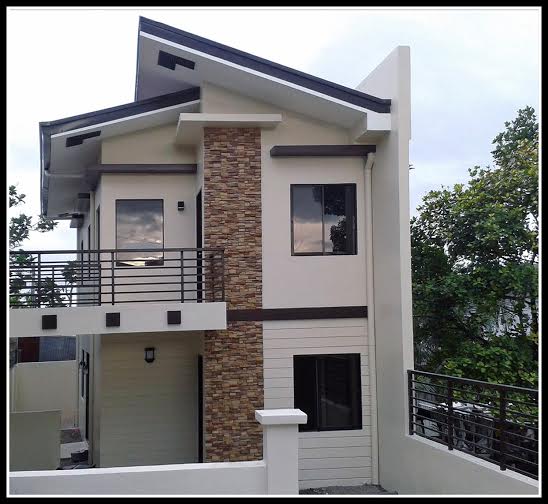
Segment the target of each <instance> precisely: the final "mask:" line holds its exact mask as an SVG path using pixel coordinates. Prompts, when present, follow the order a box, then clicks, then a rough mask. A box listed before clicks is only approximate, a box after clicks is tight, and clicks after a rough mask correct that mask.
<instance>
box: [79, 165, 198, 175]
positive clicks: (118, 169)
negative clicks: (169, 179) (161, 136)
mask: <svg viewBox="0 0 548 504" xmlns="http://www.w3.org/2000/svg"><path fill="white" fill-rule="evenodd" d="M197 169H198V165H196V164H102V165H96V166H92V167H90V168H88V169H87V173H88V174H90V175H93V174H99V173H196V171H197Z"/></svg>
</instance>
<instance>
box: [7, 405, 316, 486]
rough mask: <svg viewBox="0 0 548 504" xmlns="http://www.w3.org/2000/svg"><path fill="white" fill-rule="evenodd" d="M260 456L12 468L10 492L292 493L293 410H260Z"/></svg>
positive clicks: (297, 414) (298, 414)
mask: <svg viewBox="0 0 548 504" xmlns="http://www.w3.org/2000/svg"><path fill="white" fill-rule="evenodd" d="M255 418H256V420H257V421H258V422H259V423H260V424H261V425H262V426H263V436H264V446H265V450H264V459H263V460H258V461H251V462H211V463H205V464H173V465H157V466H136V467H112V468H103V469H73V470H66V471H21V472H10V474H9V486H10V490H9V492H10V495H264V494H277V495H296V494H298V487H299V485H298V470H297V466H298V424H300V423H306V414H304V413H303V412H302V411H300V410H295V409H279V410H258V411H256V412H255Z"/></svg>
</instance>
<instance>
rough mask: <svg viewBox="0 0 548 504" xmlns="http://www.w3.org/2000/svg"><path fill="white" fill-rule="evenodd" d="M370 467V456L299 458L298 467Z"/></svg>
mask: <svg viewBox="0 0 548 504" xmlns="http://www.w3.org/2000/svg"><path fill="white" fill-rule="evenodd" d="M345 467H371V457H330V458H321V459H303V460H299V469H344V468H345Z"/></svg>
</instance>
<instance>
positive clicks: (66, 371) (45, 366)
mask: <svg viewBox="0 0 548 504" xmlns="http://www.w3.org/2000/svg"><path fill="white" fill-rule="evenodd" d="M13 369H14V374H13V379H14V380H15V401H14V411H17V412H23V411H49V410H60V411H61V426H62V428H65V429H68V428H73V427H74V426H75V425H77V413H76V386H77V367H76V361H51V362H21V363H19V364H17V365H16V366H15V367H14V368H13Z"/></svg>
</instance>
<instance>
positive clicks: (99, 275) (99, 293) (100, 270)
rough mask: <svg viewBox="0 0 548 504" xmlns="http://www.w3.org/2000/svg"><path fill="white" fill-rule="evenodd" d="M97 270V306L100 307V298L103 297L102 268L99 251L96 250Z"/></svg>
mask: <svg viewBox="0 0 548 504" xmlns="http://www.w3.org/2000/svg"><path fill="white" fill-rule="evenodd" d="M97 268H98V272H97V279H98V280H99V285H98V286H97V289H98V298H99V299H98V305H99V306H101V301H102V299H101V298H102V297H103V294H102V283H103V266H102V264H101V251H100V250H98V251H97Z"/></svg>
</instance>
